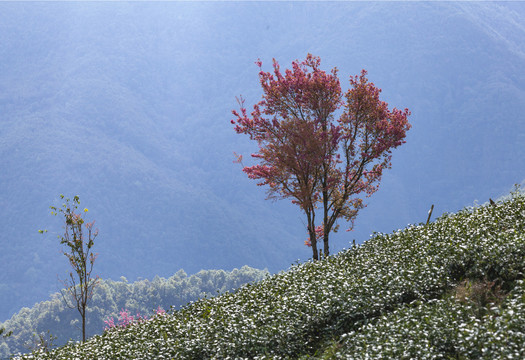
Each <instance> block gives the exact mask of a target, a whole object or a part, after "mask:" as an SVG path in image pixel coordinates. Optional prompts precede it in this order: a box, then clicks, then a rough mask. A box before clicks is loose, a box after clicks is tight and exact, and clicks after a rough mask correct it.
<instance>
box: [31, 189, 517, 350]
mask: <svg viewBox="0 0 525 360" xmlns="http://www.w3.org/2000/svg"><path fill="white" fill-rule="evenodd" d="M524 228H525V196H523V195H518V194H514V197H513V198H512V199H511V200H508V201H505V202H500V203H498V204H497V205H496V206H490V205H489V206H484V207H478V208H475V209H465V210H463V211H460V212H459V213H457V214H452V215H443V216H442V217H441V218H439V219H437V220H436V221H435V222H434V223H431V224H429V225H428V226H422V225H420V226H411V227H408V228H407V229H405V230H400V231H397V232H394V233H392V234H376V235H375V236H374V237H373V238H372V239H370V240H368V241H367V242H366V243H364V244H363V245H361V246H358V247H354V248H353V249H350V250H347V251H344V252H341V253H339V254H337V255H335V256H332V257H330V258H328V259H327V260H324V261H320V262H316V263H312V262H308V263H305V264H301V265H299V266H294V267H292V268H291V269H290V270H289V271H287V272H283V273H280V274H278V275H275V276H272V277H270V278H268V279H266V280H263V281H262V282H260V283H258V284H256V285H252V286H245V287H243V288H241V289H240V290H238V291H236V292H235V293H231V294H230V293H228V294H225V295H221V296H218V297H215V298H211V299H204V300H201V301H198V302H196V303H194V304H191V305H189V306H187V307H186V308H184V309H182V310H180V311H176V312H174V313H172V314H169V315H164V316H157V317H156V318H154V319H153V320H151V321H148V322H145V323H142V324H136V325H132V326H130V327H128V328H124V329H116V330H112V331H109V332H106V333H104V334H103V335H102V336H95V337H93V338H91V339H90V340H89V341H88V342H86V343H85V344H72V345H70V346H67V347H63V348H60V349H58V350H56V351H55V352H53V353H52V354H51V355H47V354H46V355H44V354H41V355H39V356H38V357H39V358H46V359H47V358H49V359H73V358H97V359H115V358H144V359H145V358H155V359H161V358H164V359H171V358H174V359H207V358H218V359H226V358H231V359H234V358H236V359H237V358H247V359H257V358H259V359H261V358H277V359H278V358H300V357H302V358H311V357H314V358H349V359H361V358H363V359H364V358H373V359H376V358H385V359H391V358H407V359H408V358H421V359H423V358H428V359H447V358H454V359H472V358H478V357H480V358H486V359H493V358H503V357H505V358H512V356H514V358H523V357H524V356H525V349H524V348H523V346H522V344H523V343H524V342H525V283H524V282H522V279H523V271H524V269H525V257H524V255H525V234H524ZM28 358H29V357H28Z"/></svg>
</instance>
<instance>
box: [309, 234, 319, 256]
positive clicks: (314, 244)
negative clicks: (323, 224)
mask: <svg viewBox="0 0 525 360" xmlns="http://www.w3.org/2000/svg"><path fill="white" fill-rule="evenodd" d="M310 243H311V244H312V253H313V254H312V258H313V259H314V261H317V260H319V253H318V252H317V239H316V237H315V231H314V232H313V233H312V232H311V231H310Z"/></svg>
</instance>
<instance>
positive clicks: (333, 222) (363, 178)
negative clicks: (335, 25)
mask: <svg viewBox="0 0 525 360" xmlns="http://www.w3.org/2000/svg"><path fill="white" fill-rule="evenodd" d="M256 64H257V65H258V66H259V68H260V72H259V80H260V84H261V87H262V89H263V96H262V100H261V101H259V102H258V103H257V104H255V105H254V106H253V111H252V112H251V114H248V111H247V109H246V107H245V104H244V102H245V101H244V99H243V98H242V97H241V98H240V99H238V102H239V106H240V109H239V110H238V111H236V110H234V111H232V113H233V115H234V119H233V120H232V121H231V122H232V124H234V125H235V131H236V132H237V133H239V134H246V135H248V136H249V137H250V139H251V140H255V141H256V142H257V144H258V146H259V151H258V152H256V153H254V154H252V155H251V156H252V158H253V159H254V160H255V162H256V164H255V165H252V166H243V171H244V172H245V173H246V174H247V175H248V177H249V178H250V179H254V180H258V181H259V182H258V185H259V186H268V197H269V198H279V199H286V198H289V199H291V201H292V202H293V203H294V204H296V205H298V206H299V207H300V208H301V210H302V211H303V212H304V213H305V215H306V219H307V226H306V227H307V231H308V236H309V240H307V241H306V242H305V243H306V244H307V245H308V246H311V248H312V256H313V259H314V260H318V259H319V251H318V245H317V242H318V241H319V242H321V241H322V242H323V250H324V256H328V255H329V254H330V251H329V235H330V233H331V232H332V231H337V229H338V225H337V220H338V219H339V218H343V219H344V220H346V221H348V222H350V227H349V230H351V229H352V228H353V225H354V220H355V218H356V216H357V214H358V211H359V210H360V209H362V208H363V207H364V206H365V204H364V202H363V197H369V196H371V195H372V194H373V193H374V192H376V191H377V189H378V187H379V182H380V180H381V176H382V174H383V170H385V169H388V168H390V167H391V162H390V161H391V158H392V149H394V148H396V147H398V146H400V145H402V144H403V143H405V137H406V132H407V131H408V130H409V129H410V124H409V122H408V116H409V115H410V112H409V111H408V109H404V110H398V109H396V108H393V109H392V110H390V109H389V108H388V104H387V103H386V102H384V101H381V100H380V99H379V95H380V93H381V90H380V89H378V88H377V87H376V86H375V85H374V84H373V83H371V82H369V81H368V79H367V78H366V75H367V72H366V71H365V70H362V72H361V74H360V75H356V76H351V77H350V88H349V90H348V91H347V92H346V93H344V94H343V92H342V90H341V86H340V83H339V79H338V77H337V68H334V69H332V70H331V71H330V72H329V73H326V72H325V71H323V70H321V69H320V65H321V59H320V58H319V57H316V56H313V55H311V54H308V56H307V57H306V59H305V60H304V61H302V62H299V61H298V60H296V61H294V62H292V68H291V69H286V70H285V71H284V73H283V72H282V71H281V69H280V66H279V64H278V63H277V61H275V59H274V60H273V73H271V72H264V71H263V70H262V63H261V61H257V62H256ZM238 161H239V162H241V161H242V156H238ZM316 224H317V225H316Z"/></svg>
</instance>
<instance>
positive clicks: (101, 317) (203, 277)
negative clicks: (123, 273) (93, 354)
mask: <svg viewBox="0 0 525 360" xmlns="http://www.w3.org/2000/svg"><path fill="white" fill-rule="evenodd" d="M267 275H268V271H266V270H257V269H253V268H250V267H248V266H244V267H242V268H241V269H234V270H232V271H224V270H202V271H200V272H198V273H196V274H193V275H191V276H188V275H187V274H186V273H185V272H184V271H183V270H179V271H178V272H177V273H176V274H174V275H173V276H171V277H169V278H167V279H165V278H161V277H158V276H157V277H155V278H154V279H153V280H139V281H136V282H133V283H128V282H127V280H126V279H125V278H121V280H120V281H113V280H102V281H100V283H99V285H98V286H97V287H96V288H95V292H94V295H93V299H92V301H91V302H90V303H89V307H88V316H87V317H88V324H87V333H88V335H89V336H93V335H95V334H101V333H102V331H103V330H104V328H105V327H107V324H105V323H104V321H105V320H108V319H109V318H114V319H115V323H118V321H117V318H118V317H119V312H120V311H121V310H127V312H128V313H129V314H131V315H132V316H134V317H136V316H137V314H140V316H148V317H149V316H151V315H152V314H153V313H154V310H155V309H158V308H159V307H160V308H161V309H164V310H169V309H179V308H180V307H182V306H183V305H186V304H187V303H189V302H191V301H195V300H197V299H199V298H203V297H205V296H215V295H217V294H218V293H225V292H227V291H231V290H234V289H237V288H238V287H240V286H241V285H243V284H246V283H253V282H258V281H260V280H262V279H264V278H265V277H266V276H267ZM79 326H80V321H79V315H78V312H77V310H76V309H70V308H67V307H66V306H65V305H64V301H63V299H62V297H61V296H60V295H59V294H58V293H57V294H54V295H52V296H51V299H50V300H46V301H42V302H40V303H38V304H35V306H33V307H32V308H23V309H21V310H20V311H19V312H18V313H17V314H15V315H14V316H13V317H12V318H11V319H9V320H7V321H6V322H4V323H3V324H0V328H2V327H4V328H6V329H9V331H12V332H13V334H12V335H11V336H10V337H7V338H4V339H2V338H1V337H0V358H4V357H6V356H8V355H9V354H16V353H18V352H21V353H24V352H27V351H29V349H30V348H34V347H35V346H36V344H37V343H38V339H39V335H43V336H44V337H46V336H47V338H48V339H49V336H48V333H47V332H48V331H49V334H50V335H52V336H54V337H56V340H54V344H55V345H63V344H65V343H66V342H67V341H68V340H70V339H71V340H79V339H80V338H81V336H80V335H81V332H80V329H79Z"/></svg>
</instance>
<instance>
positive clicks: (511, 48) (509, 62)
mask: <svg viewBox="0 0 525 360" xmlns="http://www.w3.org/2000/svg"><path fill="white" fill-rule="evenodd" d="M0 14H1V15H0V69H1V71H0V164H1V171H0V208H1V209H2V210H3V212H2V216H1V217H0V229H1V231H0V246H1V252H0V264H2V265H1V271H0V304H1V305H0V320H2V319H6V318H7V317H9V316H10V315H11V314H13V313H14V312H15V311H17V310H18V309H19V308H20V307H22V306H31V305H32V304H33V303H34V302H36V301H39V300H42V299H44V298H46V297H47V296H48V295H49V294H50V293H53V292H55V291H56V290H57V286H59V285H58V283H57V281H56V275H57V274H58V275H59V277H64V276H65V275H66V274H65V272H66V271H67V266H68V265H67V263H66V259H65V257H63V256H62V255H61V254H60V246H59V243H58V240H57V239H56V237H55V235H57V234H60V233H61V224H60V221H59V219H56V218H53V217H52V216H51V215H49V209H48V207H49V205H59V204H60V203H59V198H58V195H59V194H61V193H63V194H65V195H69V196H73V195H76V194H78V195H79V196H80V199H81V202H82V205H83V206H86V207H88V208H89V210H90V211H89V213H88V214H89V216H90V219H96V221H97V226H98V227H99V228H100V235H99V238H98V242H97V245H96V248H97V251H98V252H99V253H100V256H99V258H98V260H97V264H96V272H97V273H98V274H99V275H100V276H101V277H103V278H114V279H118V278H119V277H120V276H125V277H127V278H128V279H129V280H134V279H136V278H137V277H148V278H152V277H153V276H155V275H160V276H167V275H169V274H172V273H173V272H174V271H176V270H177V269H180V268H184V269H185V270H186V271H187V272H190V273H193V272H196V271H198V270H200V269H210V268H223V269H232V268H234V267H240V266H243V265H249V266H252V267H256V268H268V269H269V270H270V271H272V272H275V271H279V270H281V269H285V268H287V267H288V266H289V265H290V264H291V263H292V262H294V261H295V260H296V259H303V260H304V259H306V258H308V257H309V256H310V250H309V249H308V248H306V247H305V246H304V245H303V241H304V239H305V238H306V231H305V229H304V224H303V218H302V215H301V214H300V212H299V210H298V209H297V208H296V207H294V206H292V205H290V204H289V203H288V202H284V201H281V202H275V203H272V202H270V201H265V200H264V199H265V193H264V189H261V188H258V187H256V186H255V183H254V182H252V181H250V180H248V179H246V177H245V175H244V174H243V173H242V172H241V168H240V165H238V164H234V163H232V160H233V159H234V157H233V152H234V151H236V152H238V153H243V154H245V155H248V154H249V153H250V152H251V151H253V150H254V149H255V144H252V143H251V142H250V141H249V140H248V139H246V138H243V137H242V136H239V135H236V134H235V133H234V131H233V129H232V126H231V124H230V123H229V121H230V119H231V118H232V116H231V113H230V111H231V110H232V109H234V108H236V106H237V104H236V101H235V96H238V95H240V94H243V96H244V97H245V98H246V99H247V102H248V103H249V104H252V103H254V102H256V101H258V100H259V97H260V90H259V86H258V78H257V71H258V69H257V67H256V66H255V65H254V61H255V60H256V59H258V58H260V59H261V60H262V61H263V66H264V68H265V69H268V70H269V69H270V65H271V59H272V58H276V59H277V60H278V61H279V62H280V63H281V65H282V67H287V66H289V64H290V62H291V61H292V60H294V59H303V58H304V57H305V55H306V54H307V53H308V52H310V53H313V54H316V55H319V56H321V58H322V60H323V67H324V68H325V69H327V70H328V69H330V68H332V67H334V66H337V67H338V68H339V69H340V77H341V80H342V85H343V88H345V89H346V88H347V84H348V81H347V79H348V76H349V75H355V74H357V73H359V72H360V70H361V69H363V68H365V69H367V70H368V71H369V78H370V80H371V81H373V82H374V83H375V84H376V85H377V86H378V87H380V88H382V89H383V93H382V96H383V98H384V100H386V101H387V102H388V103H389V104H390V105H391V106H396V107H398V108H405V107H408V108H409V109H410V110H411V111H412V116H411V118H410V120H411V123H412V124H413V128H412V129H411V130H410V132H409V135H408V137H407V143H406V144H405V145H403V146H402V147H401V148H399V149H397V150H396V151H395V152H394V158H393V168H392V169H391V170H390V171H389V172H388V173H386V174H385V176H384V179H383V182H382V185H381V187H380V190H379V192H378V193H376V194H375V195H374V196H373V197H372V198H370V199H369V206H368V208H366V209H365V210H363V211H362V213H361V215H360V216H359V217H358V218H357V221H356V226H355V230H354V231H353V232H351V233H346V232H344V231H341V232H340V233H339V234H337V235H336V236H335V237H334V239H333V241H332V248H333V249H334V250H335V251H337V250H338V249H341V248H343V247H348V246H349V245H348V244H349V242H351V241H352V240H353V239H356V240H357V241H358V242H361V241H363V240H365V239H367V238H368V237H369V235H370V233H371V232H373V231H385V232H389V231H391V230H393V229H396V228H401V227H404V226H405V225H406V224H408V223H418V222H422V221H425V220H426V214H427V211H428V209H429V208H430V205H431V204H435V205H436V207H435V210H434V214H440V213H442V212H445V211H448V212H452V211H456V210H458V209H460V208H462V207H463V206H465V205H469V204H472V203H473V202H474V201H475V200H479V201H480V202H484V201H486V200H488V198H489V197H497V196H499V195H502V194H507V193H508V190H509V189H510V188H511V187H512V185H513V184H514V183H520V182H522V181H523V179H524V178H525V173H524V170H523V169H525V156H524V155H525V150H524V148H525V147H524V143H525V119H524V115H523V114H525V25H523V24H525V5H524V4H523V3H508V2H506V3H485V2H483V3H481V2H480V3H448V2H446V3H440V2H438V3H434V2H431V3H430V2H429V3H427V2H417V3H379V2H373V3H363V2H355V3H354V2H351V3H345V2H335V3H321V2H319V3H317V2H316V3H311V2H272V3H259V2H217V3H213V2H197V3H187V2H183V3H165V2H159V3H141V2H131V3H123V2H118V3H98V2H90V3H78V2H72V3H62V2H57V3H13V2H10V3H7V2H4V3H0ZM341 225H342V228H344V227H345V224H341ZM42 228H46V229H48V230H49V233H48V236H40V235H39V234H38V233H37V230H38V229H42Z"/></svg>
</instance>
